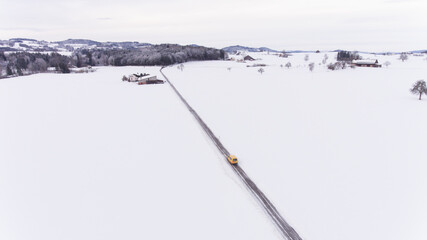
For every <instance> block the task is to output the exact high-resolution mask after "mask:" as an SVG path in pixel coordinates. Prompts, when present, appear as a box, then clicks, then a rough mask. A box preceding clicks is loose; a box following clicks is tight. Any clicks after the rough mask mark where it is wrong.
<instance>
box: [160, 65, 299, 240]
mask: <svg viewBox="0 0 427 240" xmlns="http://www.w3.org/2000/svg"><path fill="white" fill-rule="evenodd" d="M163 68H164V67H162V68H161V69H160V73H161V74H162V75H163V77H164V78H165V79H166V81H167V82H168V83H169V85H170V86H171V87H172V89H173V90H174V91H175V93H176V94H177V95H178V97H179V98H180V99H181V101H182V102H183V103H184V105H185V106H186V107H187V109H188V110H189V111H190V112H191V114H193V116H194V118H196V120H197V122H198V123H199V124H200V126H201V127H202V128H203V130H204V131H205V132H206V134H207V135H208V136H209V138H210V139H211V140H212V142H213V143H214V144H215V145H216V147H217V148H218V150H219V151H220V152H221V153H222V154H223V155H224V157H225V159H226V161H227V156H229V155H230V153H229V152H228V150H227V149H226V148H225V147H224V145H222V143H221V142H220V141H219V140H218V138H217V137H216V136H215V135H214V134H213V132H212V131H211V130H210V128H209V127H208V126H207V125H206V123H205V122H204V121H203V120H202V119H201V118H200V116H199V115H198V114H197V112H196V111H194V109H193V108H192V107H191V106H190V105H189V104H188V102H187V101H186V100H185V99H184V97H183V96H182V95H181V94H180V93H179V92H178V90H177V89H176V88H175V86H174V85H173V84H172V83H171V82H170V81H169V79H168V78H167V77H166V75H165V74H164V73H163V71H162V70H163ZM227 162H228V161H227ZM230 166H231V167H232V168H233V170H234V172H235V173H236V174H237V175H238V176H239V177H240V179H241V180H242V181H243V183H244V184H245V185H246V187H247V188H248V189H249V191H250V192H251V193H252V194H253V195H254V197H255V198H256V199H257V200H258V202H259V203H260V204H261V206H262V207H263V208H264V209H265V211H266V212H267V213H268V215H269V216H270V217H271V219H272V220H273V222H274V223H275V225H276V227H277V229H278V230H279V231H280V233H281V234H282V236H283V237H284V238H285V239H287V240H302V238H301V237H300V236H299V235H298V233H297V232H296V231H295V230H294V229H293V228H292V227H291V226H290V225H289V224H288V223H287V222H286V221H285V219H284V218H283V217H282V215H280V213H279V212H278V211H277V209H276V208H275V207H274V205H273V204H272V203H271V202H270V200H268V198H267V197H266V196H265V194H264V193H263V192H262V191H261V190H260V189H259V188H258V187H257V186H256V184H255V183H254V182H253V181H252V180H251V179H250V178H249V177H248V175H247V174H246V173H245V171H244V170H243V169H242V168H241V167H240V166H239V165H237V164H236V165H231V164H230Z"/></svg>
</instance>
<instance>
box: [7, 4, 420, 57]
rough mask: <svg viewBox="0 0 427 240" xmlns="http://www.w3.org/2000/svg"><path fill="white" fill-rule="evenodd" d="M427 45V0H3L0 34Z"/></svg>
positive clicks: (317, 45)
mask: <svg viewBox="0 0 427 240" xmlns="http://www.w3.org/2000/svg"><path fill="white" fill-rule="evenodd" d="M15 37H26V38H35V39H38V40H48V41H57V40H65V39H68V38H85V39H92V40H97V41H139V42H149V43H179V44H192V43H194V44H200V45H205V46H210V47H218V48H221V47H225V46H229V45H236V44H239V45H245V46H252V47H261V46H267V47H270V48H274V49H278V50H283V49H286V50H296V49H301V50H314V49H320V50H333V49H338V48H341V49H348V50H360V51H363V50H366V51H406V50H417V49H427V41H426V40H427V0H352V1H348V0H293V1H291V0H256V1H255V0H210V1H206V0H179V1H178V0H94V1H88V0H73V1H72V0H70V1H61V0H13V1H10V0H0V39H3V40H5V39H9V38H15Z"/></svg>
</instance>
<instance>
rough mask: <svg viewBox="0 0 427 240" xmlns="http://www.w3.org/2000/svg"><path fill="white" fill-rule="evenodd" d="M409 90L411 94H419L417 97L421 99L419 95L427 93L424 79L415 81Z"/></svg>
mask: <svg viewBox="0 0 427 240" xmlns="http://www.w3.org/2000/svg"><path fill="white" fill-rule="evenodd" d="M410 91H411V93H412V94H416V95H418V94H419V96H420V97H419V98H418V100H421V95H423V93H424V94H425V95H427V86H426V82H425V81H424V80H418V81H417V82H416V83H414V85H413V86H412V88H411V89H410Z"/></svg>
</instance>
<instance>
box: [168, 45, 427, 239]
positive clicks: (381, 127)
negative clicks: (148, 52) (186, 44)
mask: <svg viewBox="0 0 427 240" xmlns="http://www.w3.org/2000/svg"><path fill="white" fill-rule="evenodd" d="M328 54H329V60H328V62H331V61H334V60H333V58H334V56H335V55H336V54H332V53H328ZM251 56H253V57H254V58H261V59H262V60H258V61H255V62H247V63H236V62H231V61H230V62H195V63H187V64H185V67H184V70H183V71H180V70H178V69H176V68H175V67H174V68H168V69H165V73H166V74H167V75H168V76H170V80H171V81H173V82H174V84H175V86H176V87H177V88H178V89H179V90H180V91H181V93H182V94H183V95H184V96H185V97H186V99H187V101H188V102H189V103H190V104H191V105H192V106H193V107H194V109H195V110H196V111H198V113H199V115H200V116H201V117H202V118H203V119H204V120H205V122H206V123H207V124H208V125H209V126H210V127H211V129H212V130H213V131H214V132H215V133H216V134H217V135H218V136H220V138H221V141H222V142H223V144H224V145H225V146H226V147H227V148H228V149H229V150H230V151H232V152H233V153H234V154H236V155H237V156H238V157H240V163H239V164H240V165H241V166H242V167H243V168H244V169H245V170H246V171H247V172H248V174H249V175H250V176H252V179H253V180H254V181H255V182H256V183H257V184H258V186H259V187H260V188H261V189H263V191H264V192H265V193H266V194H267V196H269V197H270V199H271V200H272V201H273V202H274V204H275V205H276V206H277V207H278V208H279V210H280V211H281V213H282V215H283V216H284V217H285V218H286V220H288V222H289V223H290V224H291V225H292V226H293V227H294V228H295V229H296V230H297V232H298V233H299V234H300V235H301V236H302V237H303V238H304V239H331V240H342V239H346V240H358V239H365V240H366V239H372V240H374V239H387V240H399V239H412V240H424V239H425V227H426V226H427V220H426V219H427V205H426V204H425V203H426V202H427V175H426V174H425V173H426V172H427V162H426V160H425V156H424V155H425V149H426V140H425V137H426V136H425V133H426V132H427V125H426V123H427V99H425V100H423V101H418V100H417V96H413V95H411V94H410V93H409V88H410V87H411V85H412V84H413V83H414V82H415V81H416V80H419V79H425V78H426V76H427V61H425V56H424V57H414V56H410V58H409V60H408V61H407V62H400V61H398V60H397V58H398V56H397V55H393V56H374V55H363V57H364V58H378V59H379V61H380V63H384V62H385V61H390V62H391V65H390V66H389V67H388V68H381V69H373V68H357V69H346V70H339V71H330V70H327V69H326V67H325V66H324V65H323V64H321V65H319V63H320V62H321V60H322V58H323V56H324V54H323V53H320V54H309V61H307V62H306V61H304V57H305V54H293V56H291V57H289V58H279V57H277V56H274V55H267V54H263V53H251ZM287 62H291V63H292V66H293V67H292V68H290V69H286V68H281V67H280V65H281V64H283V65H285V64H286V63H287ZM310 62H315V63H316V66H315V69H314V71H313V72H310V71H309V70H308V64H309V63H310ZM254 63H263V64H267V65H268V66H267V67H264V69H265V72H264V73H263V74H262V75H261V74H260V73H258V72H257V70H258V68H257V67H253V68H248V67H246V65H248V64H254ZM228 68H230V70H228Z"/></svg>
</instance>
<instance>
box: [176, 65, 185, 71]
mask: <svg viewBox="0 0 427 240" xmlns="http://www.w3.org/2000/svg"><path fill="white" fill-rule="evenodd" d="M177 68H178V69H179V70H181V71H184V64H182V63H181V64H179V65H178V67H177Z"/></svg>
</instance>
